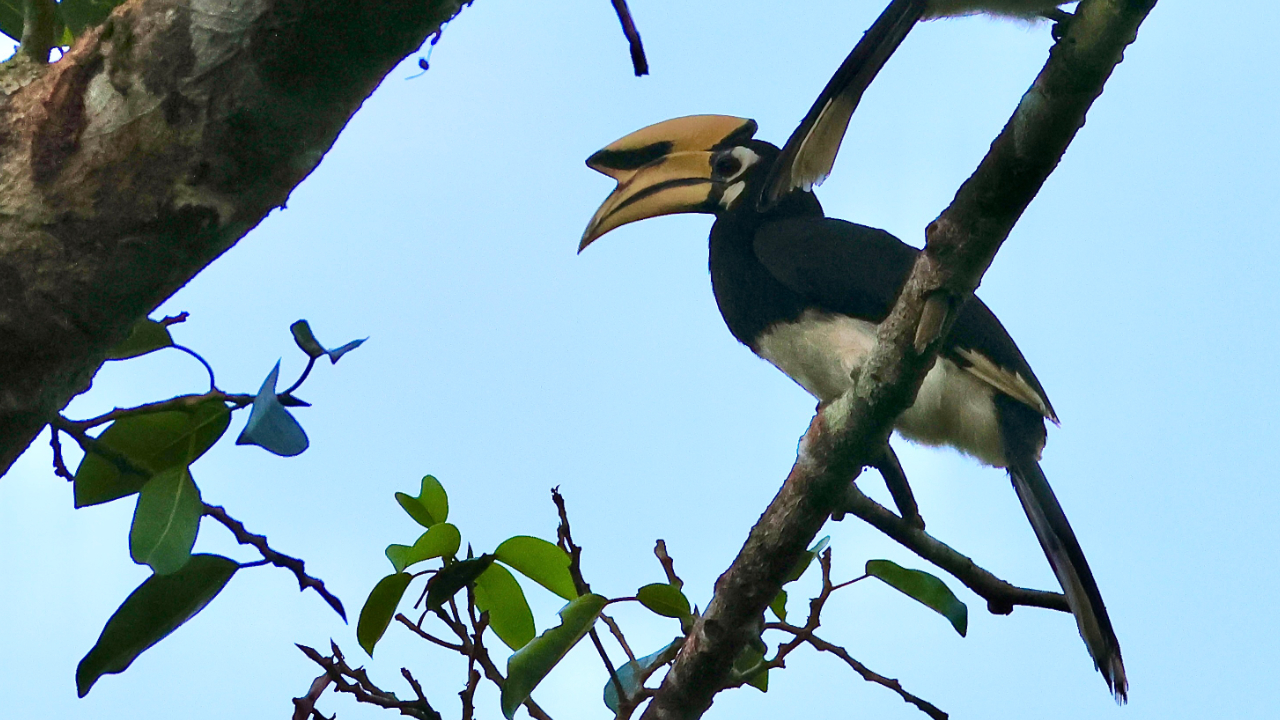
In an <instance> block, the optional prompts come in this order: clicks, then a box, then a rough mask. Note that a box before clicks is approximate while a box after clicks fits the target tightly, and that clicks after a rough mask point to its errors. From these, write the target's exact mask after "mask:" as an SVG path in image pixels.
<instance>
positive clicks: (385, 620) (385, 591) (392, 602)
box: [356, 573, 413, 657]
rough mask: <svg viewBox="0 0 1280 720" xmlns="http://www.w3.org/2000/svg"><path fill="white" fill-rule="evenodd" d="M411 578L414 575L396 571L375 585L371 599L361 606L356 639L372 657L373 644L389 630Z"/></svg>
mask: <svg viewBox="0 0 1280 720" xmlns="http://www.w3.org/2000/svg"><path fill="white" fill-rule="evenodd" d="M410 580H413V576H412V575H409V574H408V573H396V574H395V575H388V576H386V577H384V578H382V579H381V580H379V581H378V584H377V585H374V586H373V590H372V591H370V593H369V599H368V600H365V601H364V607H362V608H360V620H359V622H357V623H356V640H358V641H359V642H360V647H362V648H364V651H365V652H367V653H369V655H370V657H372V656H373V646H374V645H377V644H378V641H379V640H381V639H382V634H383V633H385V632H386V631H387V626H389V625H390V624H391V618H392V617H393V616H394V615H395V614H396V607H398V606H399V605H400V598H402V597H404V591H405V589H406V588H408V587H409V581H410Z"/></svg>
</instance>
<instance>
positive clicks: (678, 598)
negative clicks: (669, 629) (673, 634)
mask: <svg viewBox="0 0 1280 720" xmlns="http://www.w3.org/2000/svg"><path fill="white" fill-rule="evenodd" d="M636 599H638V600H639V601H640V604H641V605H644V606H645V607H647V608H649V609H650V610H652V611H654V612H656V613H658V614H659V615H662V616H663V617H669V618H676V619H683V618H687V617H689V614H690V612H689V599H688V598H686V597H685V596H684V593H682V592H680V588H678V587H676V586H675V585H668V584H667V583H653V584H652V585H645V586H644V587H642V588H640V589H639V590H638V591H636Z"/></svg>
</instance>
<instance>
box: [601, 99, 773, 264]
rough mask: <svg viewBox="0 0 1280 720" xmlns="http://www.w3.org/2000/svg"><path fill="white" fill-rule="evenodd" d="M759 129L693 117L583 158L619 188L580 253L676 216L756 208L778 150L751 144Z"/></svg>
mask: <svg viewBox="0 0 1280 720" xmlns="http://www.w3.org/2000/svg"><path fill="white" fill-rule="evenodd" d="M755 132H756V122H755V121H754V120H747V119H744V118H738V117H731V116H728V115H691V116H689V117H682V118H676V119H674V120H666V121H663V122H660V123H658V124H656V125H650V126H649V127H646V128H644V129H642V130H637V131H636V132H633V133H631V134H630V135H627V136H626V137H624V138H622V139H620V140H616V141H614V142H613V143H611V144H609V146H608V147H606V148H604V149H603V150H601V151H599V152H597V153H595V154H594V155H592V156H591V157H589V158H587V166H588V167H590V168H591V169H592V170H596V171H598V172H601V173H604V174H605V175H608V176H609V177H611V178H613V179H614V180H616V181H618V186H617V187H616V188H614V190H613V192H612V193H610V195H609V197H607V198H605V201H604V203H603V204H601V205H600V209H598V210H596V214H595V215H594V216H593V217H592V218H591V222H590V223H589V224H588V225H587V229H586V232H584V233H583V234H582V242H581V243H580V244H579V245H578V251H579V252H581V251H582V250H583V249H584V248H586V247H587V246H588V245H590V244H591V243H592V242H594V241H595V240H596V239H597V238H599V237H600V236H601V235H604V234H605V233H607V232H609V231H610V230H613V229H614V228H616V227H619V226H622V225H625V224H627V223H631V222H635V221H637V220H643V219H645V218H651V217H657V216H659V215H672V214H675V213H709V214H713V215H719V214H721V213H725V212H729V211H733V210H736V209H739V208H743V207H747V206H746V203H748V202H751V203H752V204H754V202H755V200H754V198H755V197H756V196H758V195H759V192H760V191H759V187H758V186H759V180H761V179H763V178H764V176H765V172H766V171H767V169H768V167H769V166H770V164H771V163H772V162H773V161H774V159H775V158H776V157H777V155H778V148H777V147H775V146H773V145H770V144H769V143H766V142H763V141H761V140H753V139H752V136H753V135H755Z"/></svg>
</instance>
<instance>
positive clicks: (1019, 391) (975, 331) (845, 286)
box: [755, 217, 1057, 422]
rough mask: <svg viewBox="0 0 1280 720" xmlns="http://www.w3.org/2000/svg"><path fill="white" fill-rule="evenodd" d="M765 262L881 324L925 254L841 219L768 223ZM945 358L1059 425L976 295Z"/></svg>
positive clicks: (814, 293) (762, 238)
mask: <svg viewBox="0 0 1280 720" xmlns="http://www.w3.org/2000/svg"><path fill="white" fill-rule="evenodd" d="M755 252H756V257H757V258H759V260H760V263H761V264H762V265H764V266H765V268H766V269H767V270H768V271H769V273H770V274H771V275H773V276H774V277H775V278H777V279H778V281H779V282H781V283H782V284H783V285H785V286H787V287H788V288H790V289H791V290H792V291H794V292H796V293H798V294H800V295H801V296H802V297H803V298H804V299H805V301H806V302H807V303H809V304H812V305H814V306H816V307H818V308H820V309H822V310H825V311H827V312H831V313H840V314H843V315H850V316H852V317H856V318H860V319H863V320H868V321H870V322H874V323H879V322H882V321H883V320H884V319H885V318H886V317H888V316H889V311H890V310H892V309H893V303H894V302H895V301H896V300H897V299H898V294H899V293H900V292H901V291H902V286H903V285H905V284H906V282H907V276H908V275H910V274H911V268H912V266H913V265H914V264H915V261H916V255H918V254H919V252H920V251H919V250H917V249H916V248H913V247H911V246H910V245H907V244H906V243H904V242H902V241H901V240H899V239H898V238H896V237H894V236H893V235H890V234H889V233H887V232H885V231H884V230H877V229H876V228H872V227H867V226H865V225H858V224H856V223H851V222H847V221H844V220H838V219H835V218H819V217H808V218H798V219H791V220H781V221H777V222H771V223H765V224H764V225H763V226H762V227H761V228H760V229H759V230H758V231H757V232H756V236H755ZM942 352H943V354H944V355H945V356H946V357H947V358H948V359H950V360H952V361H953V362H955V363H957V364H958V365H960V366H961V367H963V368H965V369H966V370H969V371H970V372H972V373H973V374H974V375H977V376H978V377H979V378H981V379H982V380H984V381H986V382H987V383H989V384H990V385H992V386H994V387H995V388H996V389H998V390H1000V391H1001V392H1003V393H1005V394H1007V395H1009V396H1010V397H1013V398H1014V399H1016V400H1019V401H1020V402H1022V403H1025V404H1026V405H1029V406H1031V407H1032V408H1034V409H1036V410H1037V411H1039V412H1040V413H1041V414H1042V415H1044V416H1045V417H1047V418H1049V419H1051V420H1054V421H1055V422H1056V421H1057V415H1056V414H1055V413H1054V412H1053V406H1052V405H1050V404H1049V398H1048V396H1046V395H1045V392H1044V388H1042V387H1041V386H1040V381H1039V380H1037V379H1036V376H1035V373H1034V372H1032V371H1031V366H1030V365H1028V364H1027V361H1026V359H1025V358H1023V357H1022V352H1021V351H1019V350H1018V346H1017V345H1016V344H1015V343H1014V342H1013V338H1011V337H1009V333H1008V332H1007V331H1006V330H1005V329H1004V326H1003V325H1001V324H1000V320H999V319H997V318H996V316H995V313H993V312H991V310H990V309H989V308H988V307H987V306H986V305H985V304H984V303H983V302H982V300H980V299H978V298H977V297H974V298H973V299H972V300H970V301H969V302H968V303H966V304H965V306H964V307H963V308H961V310H960V315H959V317H957V318H956V322H955V325H953V326H952V328H951V335H950V336H949V337H948V338H947V343H946V347H945V348H944V349H943V351H942Z"/></svg>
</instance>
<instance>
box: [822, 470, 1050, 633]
mask: <svg viewBox="0 0 1280 720" xmlns="http://www.w3.org/2000/svg"><path fill="white" fill-rule="evenodd" d="M840 510H841V511H843V512H849V513H852V514H854V515H856V516H858V517H859V518H861V519H863V520H865V521H866V522H867V523H868V524H870V525H871V526H872V527H874V528H875V529H877V530H879V531H880V532H882V533H884V534H885V535H888V536H889V537H891V538H893V539H894V540H896V541H898V542H899V543H900V544H902V545H903V546H904V547H906V548H907V549H908V550H910V551H911V552H914V553H915V554H917V555H919V556H920V557H922V558H924V559H925V560H928V561H929V562H931V563H933V564H934V565H937V566H938V567H940V568H942V569H943V570H946V571H947V572H949V573H951V574H952V575H953V576H954V577H955V578H956V579H957V580H959V581H960V582H962V583H964V585H965V587H967V588H969V589H970V590H972V591H974V592H975V593H977V594H978V595H979V596H980V597H981V598H982V599H983V600H986V601H987V609H988V610H990V611H991V612H992V613H995V614H996V615H1008V614H1009V613H1011V612H1013V608H1014V606H1017V605H1027V606H1031V607H1041V608H1048V609H1050V610H1060V611H1062V612H1065V613H1069V612H1071V609H1070V608H1069V607H1067V598H1066V597H1065V596H1064V595H1063V594H1062V593H1056V592H1045V591H1043V590H1029V589H1027V588H1020V587H1018V586H1017V585H1011V584H1009V583H1007V582H1005V581H1004V580H1001V579H1000V578H998V577H996V576H995V575H992V574H991V573H989V572H987V571H986V570H984V569H983V568H981V567H979V566H978V565H977V564H976V563H974V562H973V560H971V559H970V558H969V557H968V556H965V555H961V554H960V553H958V552H956V551H955V550H953V549H951V547H949V546H948V545H946V544H945V543H943V542H942V541H940V540H938V539H936V538H934V537H933V536H932V535H930V534H929V533H927V532H925V531H924V530H921V529H919V528H916V527H913V526H912V525H911V524H910V523H908V522H906V521H904V520H903V519H902V518H900V517H898V516H897V515H894V514H893V512H891V511H890V510H889V509H888V508H886V507H885V506H883V505H881V504H880V503H878V502H876V501H875V500H872V499H871V498H869V497H867V496H866V495H865V494H863V492H862V490H860V489H858V486H857V485H855V484H853V483H850V484H849V487H848V488H847V489H846V491H845V497H844V500H843V501H842V502H841V504H840Z"/></svg>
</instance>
